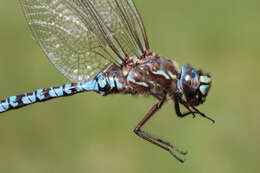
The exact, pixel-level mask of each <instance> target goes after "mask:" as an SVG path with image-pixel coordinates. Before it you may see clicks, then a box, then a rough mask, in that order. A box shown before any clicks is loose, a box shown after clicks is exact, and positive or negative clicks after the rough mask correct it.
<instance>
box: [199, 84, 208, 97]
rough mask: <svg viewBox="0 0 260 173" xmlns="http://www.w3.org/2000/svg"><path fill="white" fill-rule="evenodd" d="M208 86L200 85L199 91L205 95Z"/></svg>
mask: <svg viewBox="0 0 260 173" xmlns="http://www.w3.org/2000/svg"><path fill="white" fill-rule="evenodd" d="M209 88H210V86H209V85H201V86H200V92H201V93H202V94H203V95H207V93H208V92H209Z"/></svg>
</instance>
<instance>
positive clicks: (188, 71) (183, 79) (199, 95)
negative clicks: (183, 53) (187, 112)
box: [178, 66, 211, 106]
mask: <svg viewBox="0 0 260 173" xmlns="http://www.w3.org/2000/svg"><path fill="white" fill-rule="evenodd" d="M210 87H211V76H210V75H208V74H203V73H202V71H200V70H196V69H194V68H193V67H191V66H183V67H182V70H181V74H180V77H179V80H178V90H179V92H180V93H182V94H184V96H185V97H186V101H187V102H188V104H189V105H190V106H198V105H199V104H202V103H203V102H204V101H205V100H206V97H207V94H208V92H209V89H210Z"/></svg>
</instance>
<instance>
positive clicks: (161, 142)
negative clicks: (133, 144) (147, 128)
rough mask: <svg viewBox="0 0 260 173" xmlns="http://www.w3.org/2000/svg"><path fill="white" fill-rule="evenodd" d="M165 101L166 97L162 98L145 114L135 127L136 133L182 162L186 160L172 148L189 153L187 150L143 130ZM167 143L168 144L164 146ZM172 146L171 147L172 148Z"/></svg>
mask: <svg viewBox="0 0 260 173" xmlns="http://www.w3.org/2000/svg"><path fill="white" fill-rule="evenodd" d="M164 101H165V97H164V98H163V99H161V100H160V101H159V102H158V103H157V104H155V105H154V106H153V107H152V108H151V109H150V111H149V112H148V113H147V114H146V115H145V116H144V118H143V119H142V120H141V121H140V122H139V123H138V125H137V126H136V128H135V129H134V132H135V134H137V135H138V136H139V137H141V138H143V139H144V140H146V141H148V142H151V143H152V144H154V145H156V146H158V147H160V148H162V149H164V150H166V151H168V152H169V153H170V154H171V155H172V156H173V157H175V158H176V159H177V160H179V161H180V162H184V160H182V159H181V158H179V157H178V156H177V155H176V154H174V153H173V151H172V150H171V149H173V150H174V151H176V152H178V153H180V154H183V155H185V154H187V152H183V151H180V150H179V149H177V148H175V147H174V146H173V145H171V144H170V143H169V142H166V141H164V140H162V139H159V138H156V137H154V136H152V135H150V134H148V133H147V132H144V131H142V130H141V127H142V126H143V125H144V124H145V123H146V122H147V121H148V120H149V119H150V118H151V117H152V115H153V114H154V113H155V112H156V111H157V110H159V109H160V108H161V106H162V105H163V103H164ZM163 145H166V146H163ZM170 148H171V149H170Z"/></svg>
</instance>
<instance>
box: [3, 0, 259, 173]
mask: <svg viewBox="0 0 260 173" xmlns="http://www.w3.org/2000/svg"><path fill="white" fill-rule="evenodd" d="M136 4H137V6H138V8H139V10H140V12H141V14H142V16H143V18H144V22H145V25H146V28H147V30H148V33H149V38H150V44H151V47H152V49H153V50H154V51H155V52H158V53H160V54H161V55H164V56H166V57H170V58H172V59H174V60H176V61H177V62H178V63H179V64H180V65H184V64H187V63H189V64H192V65H193V66H195V67H197V68H202V69H203V70H204V71H206V72H210V74H211V75H212V77H213V87H212V90H211V92H210V94H209V96H208V98H207V102H206V104H204V105H202V106H200V107H199V108H200V110H201V111H202V112H205V113H206V114H208V115H210V116H211V117H212V118H214V119H215V120H216V124H214V125H212V124H211V123H210V121H208V120H205V119H202V118H200V117H198V118H196V119H192V118H191V117H187V118H184V119H179V118H177V116H176V115H175V112H174V107H173V103H172V101H168V102H167V103H166V104H165V105H164V107H163V108H162V109H161V111H159V112H158V113H157V114H156V115H155V116H154V117H153V119H152V120H151V121H150V122H149V123H148V124H147V125H146V126H145V129H146V130H147V131H149V132H151V133H152V134H155V135H157V136H160V137H162V138H165V139H167V140H169V141H171V142H172V143H173V144H175V145H176V146H178V147H179V148H181V149H184V150H185V149H187V150H188V151H189V154H188V155H187V156H186V157H185V158H186V162H185V163H184V164H180V163H179V162H177V161H176V160H175V159H173V158H172V157H171V156H170V155H169V154H168V153H167V152H165V151H162V150H161V149H159V148H157V147H155V146H153V145H151V144H149V143H147V142H145V141H143V140H142V139H140V138H138V137H137V136H136V135H135V134H134V133H133V132H132V130H133V128H134V127H135V125H136V124H137V123H138V121H139V120H141V118H142V117H143V116H144V115H145V113H146V112H147V111H148V110H149V109H150V107H151V106H152V105H153V104H154V103H155V102H156V100H155V99H154V98H152V97H147V98H145V97H139V96H138V97H136V96H135V97H133V96H130V95H113V96H108V97H102V96H100V95H98V94H95V93H83V94H79V95H75V96H73V97H67V98H61V99H55V100H52V101H49V102H45V103H41V104H35V105H33V106H29V107H26V108H24V109H19V110H15V111H10V112H7V113H5V114H1V118H0V172H4V173H17V172H19V173H35V172H37V173H46V172H55V173H56V172H62V173H71V172H76V173H83V172H84V173H85V172H89V173H104V172H106V173H110V172H111V173H114V172H124V173H130V172H131V173H133V172H143V173H144V172H149V173H155V172H178V173H181V172H199V173H208V172H211V173H219V172H221V173H231V172H235V173H244V172H259V171H260V168H259V165H258V164H259V161H260V158H259V155H260V147H259V146H260V135H259V132H260V127H259V122H260V116H259V110H258V109H259V98H260V94H259V93H260V92H259V84H260V80H259V75H260V68H259V65H260V58H259V57H260V48H259V45H260V20H259V19H260V12H259V8H260V1H253V0H243V1H242V0H214V1H209V0H196V1H193V0H186V1H183V0H160V1H158V0H136ZM66 82H68V80H67V79H66V78H64V77H63V76H62V74H61V73H59V72H58V71H57V70H56V69H55V67H54V66H53V65H52V64H51V63H50V62H49V60H48V59H47V58H46V57H45V56H44V54H43V53H42V51H41V50H40V48H39V46H38V45H37V44H36V42H35V41H34V40H33V38H32V35H31V33H30V30H29V28H28V26H27V24H26V22H25V18H24V16H23V14H22V12H21V9H20V6H19V2H18V1H17V0H16V1H9V0H0V96H1V98H2V99H3V98H5V97H7V96H11V95H15V94H20V93H24V92H29V91H32V90H35V89H38V88H42V87H49V86H55V85H60V84H63V83H66Z"/></svg>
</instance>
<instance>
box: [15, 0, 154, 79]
mask: <svg viewBox="0 0 260 173" xmlns="http://www.w3.org/2000/svg"><path fill="white" fill-rule="evenodd" d="M20 3H21V6H22V8H23V11H24V14H25V16H26V19H27V22H28V24H29V26H30V28H31V30H32V32H33V35H34V37H35V39H36V40H37V41H38V43H39V44H40V46H41V48H42V49H43V51H44V53H45V54H46V55H47V56H48V58H49V59H50V60H51V62H52V63H53V64H54V65H55V67H56V68H57V69H58V70H59V71H60V72H61V73H62V74H63V75H64V76H66V77H67V78H68V79H70V80H71V81H74V82H77V81H83V80H88V79H89V78H91V77H93V76H95V75H96V74H97V73H98V72H99V71H100V70H102V69H103V68H105V67H106V66H108V65H110V64H112V63H113V64H116V65H118V66H120V65H121V64H122V63H125V58H126V57H129V56H137V57H141V55H142V54H143V53H144V51H145V50H146V49H149V45H148V40H147V37H146V32H145V28H144V26H143V22H142V20H141V17H140V16H139V14H138V11H137V10H136V8H135V5H134V3H133V1H132V0H20Z"/></svg>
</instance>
